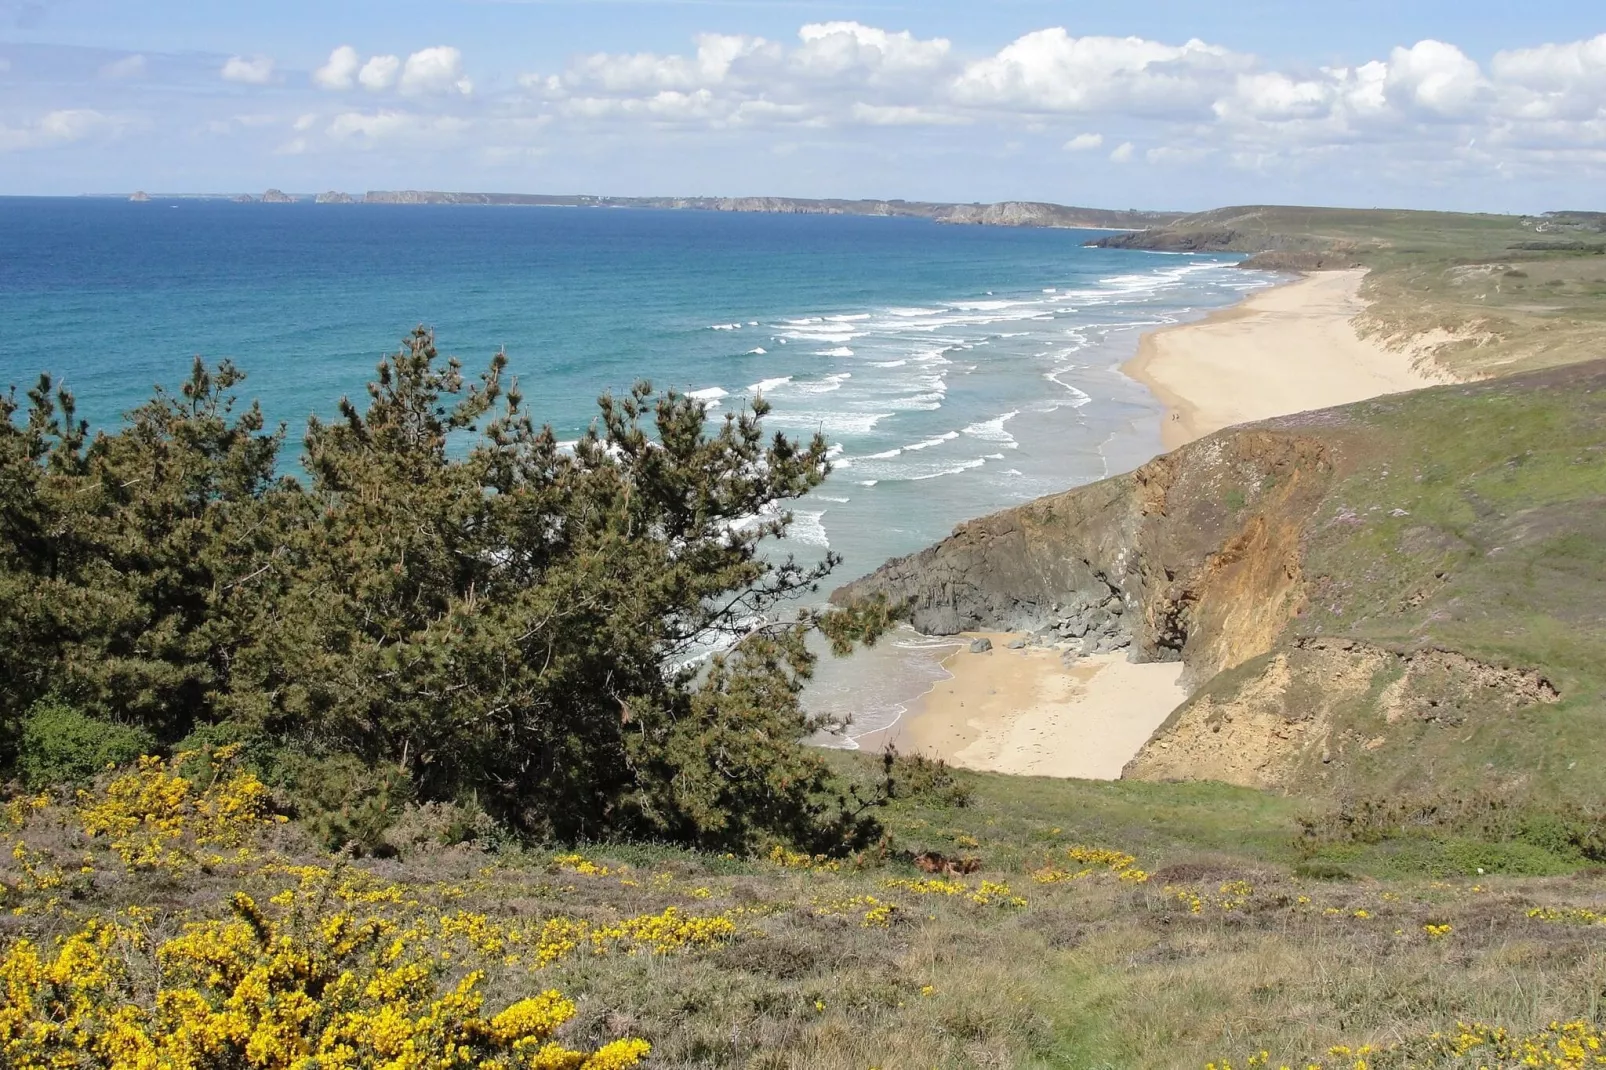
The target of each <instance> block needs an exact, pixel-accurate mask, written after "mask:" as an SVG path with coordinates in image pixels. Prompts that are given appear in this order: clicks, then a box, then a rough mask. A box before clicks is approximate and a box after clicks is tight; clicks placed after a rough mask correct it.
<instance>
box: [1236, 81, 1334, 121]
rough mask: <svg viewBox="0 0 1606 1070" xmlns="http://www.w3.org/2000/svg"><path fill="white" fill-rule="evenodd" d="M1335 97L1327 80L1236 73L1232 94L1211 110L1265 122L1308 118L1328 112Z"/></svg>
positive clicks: (1332, 86) (1330, 83) (1331, 85)
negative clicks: (1318, 80) (1237, 74)
mask: <svg viewBox="0 0 1606 1070" xmlns="http://www.w3.org/2000/svg"><path fill="white" fill-rule="evenodd" d="M1337 95H1338V89H1337V87H1336V86H1335V85H1333V84H1332V82H1331V81H1329V82H1325V83H1324V82H1317V81H1309V80H1301V81H1296V80H1295V79H1293V78H1290V77H1289V76H1288V75H1286V74H1278V73H1277V72H1275V71H1273V72H1270V73H1267V74H1240V75H1239V76H1238V78H1237V80H1236V81H1235V83H1234V85H1233V92H1232V95H1231V96H1228V97H1224V98H1223V99H1221V100H1218V101H1216V103H1215V105H1214V108H1215V112H1216V114H1217V115H1220V116H1222V117H1223V118H1226V117H1229V116H1231V115H1234V114H1238V115H1246V116H1249V117H1251V118H1254V119H1261V120H1266V121H1269V122H1279V121H1283V120H1287V119H1312V118H1315V117H1317V116H1320V115H1323V114H1325V113H1326V112H1327V111H1328V110H1329V109H1331V107H1332V105H1333V101H1334V100H1335V99H1336V97H1337Z"/></svg>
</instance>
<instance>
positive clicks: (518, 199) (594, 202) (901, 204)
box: [86, 189, 1183, 231]
mask: <svg viewBox="0 0 1606 1070" xmlns="http://www.w3.org/2000/svg"><path fill="white" fill-rule="evenodd" d="M86 196H94V197H116V198H119V199H125V198H126V199H128V200H131V201H137V202H142V203H143V202H149V201H156V200H225V201H236V202H240V203H261V204H294V203H316V204H406V205H467V206H474V207H490V208H653V209H658V210H667V211H695V212H741V213H761V214H765V215H851V216H879V217H895V218H908V219H929V220H931V221H932V222H935V223H950V224H968V225H975V226H998V227H1059V228H1064V229H1072V230H1127V231H1136V230H1146V229H1149V228H1153V227H1163V226H1165V225H1167V224H1169V223H1173V222H1175V221H1177V220H1179V219H1181V218H1182V217H1183V214H1182V213H1181V212H1145V211H1138V210H1136V209H1129V210H1125V211H1118V210H1113V209H1108V208H1087V207H1079V206H1075V205H1064V204H1052V203H1049V202H1047V201H1000V202H998V203H995V204H981V203H972V204H961V203H958V202H948V201H905V200H876V199H861V200H850V199H837V198H809V197H603V196H595V195H591V194H543V193H463V192H447V191H441V190H369V191H367V192H366V193H362V194H351V193H342V192H340V191H336V190H330V191H327V192H325V193H319V194H286V193H282V192H280V191H279V190H276V189H273V190H268V191H267V192H266V193H265V194H261V195H252V194H244V193H187V194H174V193H146V192H145V191H144V190H140V191H137V192H135V193H133V194H132V195H130V194H123V193H117V194H88V195H86Z"/></svg>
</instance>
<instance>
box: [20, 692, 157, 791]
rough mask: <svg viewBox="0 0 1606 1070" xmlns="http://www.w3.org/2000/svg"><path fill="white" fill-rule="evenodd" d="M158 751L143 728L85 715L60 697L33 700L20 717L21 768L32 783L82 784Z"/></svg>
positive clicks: (38, 784) (30, 783)
mask: <svg viewBox="0 0 1606 1070" xmlns="http://www.w3.org/2000/svg"><path fill="white" fill-rule="evenodd" d="M155 750H156V740H155V738H153V737H152V736H151V734H150V733H149V732H147V731H145V730H144V729H142V728H135V727H132V726H130V725H122V724H113V723H111V722H109V721H103V720H100V719H98V718H94V717H89V716H86V715H84V714H82V713H80V712H79V711H77V710H75V709H73V708H72V707H71V706H69V705H67V704H66V703H64V702H62V701H61V700H60V699H57V698H45V699H41V700H39V701H38V702H35V703H34V704H33V705H32V706H31V707H30V708H29V709H28V713H27V716H26V717H25V718H24V719H23V722H22V739H21V745H20V746H19V748H18V753H17V772H18V774H19V775H20V776H21V777H22V780H23V782H24V783H26V784H27V785H28V786H29V787H32V788H42V787H49V786H51V785H54V784H81V783H86V782H88V781H90V780H93V779H94V778H95V777H96V776H98V775H99V774H100V773H103V772H105V770H106V768H107V767H108V766H118V765H130V764H132V763H133V762H135V761H136V760H138V759H139V758H140V756H142V755H145V754H149V753H151V752H153V751H155Z"/></svg>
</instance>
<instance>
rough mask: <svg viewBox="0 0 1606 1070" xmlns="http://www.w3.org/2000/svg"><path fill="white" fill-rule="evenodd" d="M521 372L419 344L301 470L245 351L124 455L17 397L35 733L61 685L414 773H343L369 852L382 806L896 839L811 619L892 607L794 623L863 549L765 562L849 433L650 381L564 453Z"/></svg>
mask: <svg viewBox="0 0 1606 1070" xmlns="http://www.w3.org/2000/svg"><path fill="white" fill-rule="evenodd" d="M504 370H505V369H504V359H503V358H502V357H501V356H500V355H499V356H497V357H496V358H495V359H494V360H493V361H492V362H491V364H490V366H489V367H488V368H487V369H486V371H485V372H484V373H483V374H482V375H481V376H480V377H479V378H478V381H477V382H473V383H470V382H467V381H466V380H465V378H464V376H463V373H462V370H461V367H460V366H459V364H458V363H457V362H456V361H455V360H442V359H441V358H440V357H439V356H438V354H437V353H436V350H435V346H434V342H433V338H432V336H431V335H430V333H429V332H428V331H426V330H423V329H419V330H418V331H415V332H414V333H413V334H412V335H411V336H409V337H408V338H407V340H406V342H405V343H404V345H403V346H402V348H401V350H400V351H399V352H398V353H397V354H395V355H394V356H392V357H391V358H388V359H387V360H385V361H384V362H382V363H381V364H380V365H379V367H378V372H377V375H376V378H375V380H374V381H373V382H372V383H371V384H370V385H369V388H368V394H369V397H368V404H367V406H366V408H359V407H358V406H357V405H356V404H354V403H352V402H350V401H347V400H342V401H341V404H340V409H339V417H338V418H337V419H334V420H332V421H330V422H327V423H325V422H322V421H320V420H317V419H313V420H311V421H310V422H309V425H308V428H307V433H306V436H305V450H304V453H303V455H302V458H301V462H302V469H303V470H304V471H305V472H306V473H308V478H307V479H305V480H301V479H295V478H290V477H279V476H276V474H275V473H276V471H277V468H278V465H279V463H280V454H281V448H282V446H283V442H284V439H285V432H284V430H283V428H281V429H279V430H278V431H276V432H270V431H268V430H266V428H265V424H264V419H263V416H262V413H261V411H260V409H259V408H258V407H257V406H256V405H254V404H253V405H252V406H251V407H250V408H248V409H246V410H244V411H237V409H236V402H235V399H234V397H233V395H232V394H231V391H232V390H233V388H234V387H235V386H237V385H238V384H239V382H240V380H241V378H242V375H241V373H240V372H239V371H238V370H237V369H235V368H234V367H232V366H231V365H229V364H227V363H224V364H222V365H220V366H219V367H217V368H216V369H208V368H207V367H205V366H204V365H203V364H201V363H200V362H199V361H197V363H196V365H195V367H194V369H193V371H192V373H191V375H190V378H189V380H188V381H187V382H186V383H185V384H184V386H183V388H182V389H181V390H180V391H179V392H178V393H177V394H173V393H169V392H165V391H160V390H159V391H158V392H157V393H156V395H155V396H154V397H153V398H152V400H151V401H149V402H148V403H146V404H145V405H143V406H141V407H140V408H138V409H136V410H134V411H133V412H132V413H131V414H129V417H128V419H127V422H126V425H125V426H124V427H123V428H121V429H120V430H118V431H116V432H115V433H101V434H97V435H95V436H94V437H91V436H90V435H89V433H88V430H87V428H86V426H85V424H84V423H83V422H82V421H81V420H78V419H77V417H76V413H75V409H74V403H73V399H72V397H71V395H70V394H68V393H67V392H66V391H65V390H61V389H55V388H53V387H52V384H51V382H50V381H49V380H48V378H46V379H41V381H40V383H39V385H38V386H37V387H36V388H35V389H34V390H33V391H31V392H29V394H28V396H27V401H26V404H25V405H24V404H23V403H21V402H19V401H18V400H17V399H16V398H15V397H14V396H9V397H6V398H3V399H0V415H3V416H4V419H0V677H3V678H4V679H6V680H8V681H9V682H10V683H9V686H8V687H7V689H6V691H5V693H4V694H3V695H0V718H3V719H4V720H5V722H6V723H7V725H8V726H11V727H12V729H13V730H12V731H10V732H8V733H7V734H6V735H7V738H15V737H16V732H15V729H14V726H15V725H16V723H17V721H18V719H19V718H21V717H22V716H23V714H24V711H26V710H27V709H28V708H29V706H30V705H31V704H32V703H33V702H34V701H36V700H37V699H40V698H42V697H44V696H45V695H47V694H57V695H60V696H61V697H62V698H63V700H64V701H66V702H69V703H71V704H72V705H73V706H75V707H76V708H77V709H79V710H81V711H83V713H84V715H86V716H89V717H94V718H105V719H108V720H111V719H115V720H117V721H120V722H124V723H128V724H130V725H132V726H134V727H135V728H137V729H138V730H141V731H143V732H146V733H149V735H150V736H151V737H153V738H154V739H155V740H157V741H158V742H160V743H163V744H167V745H171V744H174V743H176V742H177V741H179V740H181V739H183V738H184V737H186V736H187V735H191V734H196V735H199V736H202V737H204V736H206V735H208V734H219V735H221V736H226V737H227V738H231V739H236V740H241V741H244V742H246V748H245V750H246V753H247V754H250V755H263V754H269V755H271V754H273V753H282V754H289V755H294V756H296V757H297V758H298V759H302V758H304V759H308V760H309V761H304V762H302V763H301V767H302V768H303V770H306V769H310V768H316V767H317V761H318V760H321V759H351V760H355V761H356V762H358V763H360V764H361V765H362V766H363V767H365V768H368V769H373V770H393V771H395V772H396V773H397V774H398V775H399V777H400V779H401V780H402V782H403V785H404V787H403V788H397V787H396V786H395V785H393V784H391V783H390V779H391V778H390V777H389V776H385V777H380V778H378V779H377V780H376V781H375V783H377V784H379V785H380V786H381V787H382V788H383V790H382V791H381V790H379V789H378V788H376V790H375V791H373V792H368V793H367V794H366V795H365V794H364V792H363V791H362V790H361V785H360V784H358V783H356V782H357V781H359V780H361V779H362V778H354V777H347V778H345V779H347V780H348V781H351V782H352V784H353V787H352V790H351V792H350V793H349V796H350V797H349V798H346V799H344V800H340V801H337V802H335V803H333V804H326V805H324V806H323V810H324V811H325V812H326V813H328V814H329V815H330V817H329V821H328V823H329V824H330V825H331V827H330V829H329V830H328V833H329V837H330V838H338V837H341V836H348V837H350V838H352V839H355V840H358V841H363V842H368V843H370V844H371V843H373V842H377V841H378V840H379V838H380V837H382V834H383V831H384V828H383V826H384V824H385V821H384V819H383V815H376V814H372V813H369V812H368V811H369V810H371V809H373V806H374V805H375V803H374V797H375V796H379V795H382V796H384V797H385V798H392V799H394V800H395V801H396V803H397V805H400V803H402V802H416V803H427V802H432V801H435V802H458V801H461V800H464V799H477V800H480V805H482V806H483V807H484V808H485V809H486V810H487V811H488V812H489V813H490V814H491V816H492V817H494V818H495V819H496V820H498V821H500V822H502V823H504V824H506V825H508V826H509V827H511V828H514V829H517V830H520V831H523V832H525V833H530V834H535V835H540V836H554V837H564V838H581V837H598V836H608V835H620V834H625V835H651V836H668V837H673V838H677V839H681V840H685V841H688V842H694V843H698V844H702V845H706V846H718V847H723V848H734V847H743V848H745V847H751V846H754V845H759V844H762V843H765V842H768V841H782V840H784V841H788V842H791V843H794V844H797V845H799V846H802V847H806V848H807V849H809V850H827V851H834V850H840V849H843V848H845V847H850V846H855V845H857V844H860V843H862V842H864V841H865V840H867V839H868V838H870V837H872V836H873V835H874V834H875V832H876V827H875V823H874V821H873V819H872V818H871V817H870V816H869V815H870V813H871V808H872V806H873V804H874V803H875V801H876V799H875V798H874V797H860V796H859V795H857V794H855V793H853V792H851V791H848V790H845V789H838V788H837V787H836V786H835V785H834V784H833V783H832V781H831V778H830V777H829V775H828V773H827V770H826V768H825V766H824V765H823V764H822V762H821V761H820V759H819V758H818V757H817V756H815V755H814V754H812V753H811V752H809V751H808V750H807V749H805V748H804V747H803V746H802V740H803V738H804V737H805V736H806V735H807V734H808V733H809V732H810V731H812V730H813V728H814V727H815V726H814V725H813V724H812V723H811V722H810V719H809V718H808V716H807V715H806V714H805V712H804V711H803V709H802V707H801V705H800V703H799V701H798V694H799V691H800V689H801V687H802V683H803V681H804V680H806V679H807V677H808V676H809V674H810V673H811V671H812V669H813V666H814V660H815V656H814V654H813V653H811V651H810V649H809V648H808V646H807V643H806V640H807V637H808V634H809V633H810V632H811V631H820V632H823V633H825V635H826V636H827V637H828V638H829V640H830V642H831V645H832V646H833V648H835V649H837V650H839V651H842V650H846V649H848V648H849V647H851V645H852V644H853V643H854V642H856V641H860V640H873V639H874V638H875V636H876V635H877V634H878V633H879V631H880V630H881V629H882V628H883V627H884V626H885V624H886V615H885V612H884V611H883V610H882V609H880V608H879V607H871V608H870V609H869V610H857V611H854V612H853V613H851V614H849V613H837V612H833V613H829V614H823V615H814V614H807V613H804V614H801V615H800V616H799V618H798V619H797V620H796V621H793V622H788V623H784V624H783V623H776V622H775V617H776V615H777V613H778V611H779V610H780V609H782V608H784V606H785V604H786V603H788V602H789V601H790V600H792V599H794V598H795V597H796V596H797V595H799V594H800V593H803V592H806V591H809V590H812V589H815V588H817V586H818V584H819V583H820V581H821V580H822V579H823V578H824V577H825V576H826V575H828V574H829V572H830V571H831V569H832V568H833V567H834V566H835V565H836V563H837V561H836V559H835V558H834V557H830V556H828V557H827V558H826V559H824V560H823V561H820V562H817V563H799V562H797V561H795V560H793V559H791V558H786V559H784V560H781V559H776V558H775V557H774V556H773V555H765V554H761V552H760V550H761V547H762V546H763V544H764V543H765V542H766V541H767V540H772V539H774V538H777V537H779V536H781V535H782V534H784V532H785V531H786V528H787V525H788V524H789V522H790V519H791V517H790V514H789V513H787V512H786V511H785V509H784V508H783V504H784V502H785V501H787V500H788V499H792V498H796V497H798V496H800V495H802V494H805V493H807V492H808V491H809V490H811V489H812V488H814V487H816V486H818V485H819V483H820V481H821V480H823V479H824V478H825V475H826V474H827V472H828V470H829V466H828V465H827V462H826V445H825V442H824V441H823V439H821V438H820V437H819V436H815V437H814V439H813V440H812V441H810V442H807V443H799V442H796V441H793V440H790V439H787V438H785V437H783V436H779V435H776V436H774V437H772V438H766V436H765V435H764V433H763V430H762V426H761V424H762V417H763V416H764V415H765V413H766V412H767V408H768V407H767V406H766V405H765V403H764V402H763V401H762V399H755V400H754V403H753V406H752V408H751V409H750V410H745V411H742V412H739V413H737V412H733V413H729V414H727V415H726V416H725V418H724V419H723V421H721V422H720V423H719V424H718V425H717V426H715V427H713V428H712V429H710V427H709V424H708V421H707V418H706V410H705V408H704V406H703V405H702V404H701V403H700V402H698V401H696V400H694V399H690V398H686V397H682V396H678V395H676V394H673V393H669V394H664V395H654V394H653V393H652V391H651V388H650V387H649V386H647V385H646V384H642V385H639V386H638V387H636V388H635V389H634V390H632V391H631V393H630V394H629V395H628V396H626V397H623V398H614V397H610V396H604V397H603V398H602V399H601V401H600V402H599V414H598V418H597V420H596V422H595V424H594V425H593V427H592V429H591V431H590V432H589V433H588V434H587V435H585V436H584V437H583V438H582V439H581V440H580V441H579V443H578V444H577V445H575V446H574V447H573V448H572V449H567V450H566V449H562V448H560V447H559V445H558V442H557V440H556V437H555V436H554V434H553V433H552V431H551V429H550V428H545V427H540V428H538V427H537V426H536V425H535V424H534V423H533V422H532V420H531V418H530V415H529V412H528V410H527V408H526V407H525V404H524V400H523V397H522V396H521V394H520V392H519V390H518V388H517V385H516V384H515V383H510V382H508V381H506V378H505V375H504ZM710 649H723V650H724V651H725V653H723V654H721V655H719V656H716V657H714V658H712V659H711V660H709V661H707V662H706V663H702V664H699V663H698V660H697V658H696V657H695V656H694V655H696V654H698V653H699V652H706V651H707V650H710ZM11 758H12V760H13V761H14V760H15V758H16V755H12V756H11ZM268 764H275V765H277V766H278V767H280V768H291V767H292V766H293V765H294V764H295V763H293V762H292V763H283V762H277V761H270V762H269V763H268ZM381 809H386V810H394V809H395V808H394V807H391V806H389V804H388V803H386V804H384V805H382V806H381ZM336 826H339V827H336Z"/></svg>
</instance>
